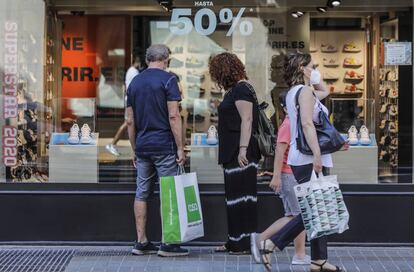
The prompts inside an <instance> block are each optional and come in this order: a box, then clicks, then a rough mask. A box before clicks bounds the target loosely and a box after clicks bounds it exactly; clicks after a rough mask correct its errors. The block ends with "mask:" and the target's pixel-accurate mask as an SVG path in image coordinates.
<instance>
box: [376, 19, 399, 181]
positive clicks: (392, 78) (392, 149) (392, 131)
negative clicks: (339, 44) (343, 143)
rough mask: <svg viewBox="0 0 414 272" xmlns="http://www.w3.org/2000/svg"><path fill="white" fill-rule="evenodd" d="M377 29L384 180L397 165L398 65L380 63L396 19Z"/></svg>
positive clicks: (394, 37) (394, 38)
mask: <svg viewBox="0 0 414 272" xmlns="http://www.w3.org/2000/svg"><path fill="white" fill-rule="evenodd" d="M380 28H381V43H380V48H379V51H380V54H379V56H380V61H379V90H378V99H379V105H378V107H377V109H378V115H377V116H378V127H379V137H378V140H379V152H378V159H379V164H380V167H379V169H380V176H381V177H382V179H383V180H384V181H387V182H390V181H393V180H392V178H390V177H392V176H393V175H394V173H395V172H396V171H397V167H398V145H399V140H398V115H399V110H398V108H399V105H398V99H399V98H398V94H399V91H400V90H399V85H400V82H399V69H398V66H394V65H384V62H385V59H384V58H385V56H384V42H387V41H397V40H398V33H397V31H396V29H398V20H397V19H396V20H391V21H387V22H384V23H383V24H381V26H380Z"/></svg>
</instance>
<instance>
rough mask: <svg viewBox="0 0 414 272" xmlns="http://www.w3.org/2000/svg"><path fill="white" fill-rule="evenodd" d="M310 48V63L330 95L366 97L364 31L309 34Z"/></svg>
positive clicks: (315, 32) (316, 32) (312, 32)
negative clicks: (314, 67) (318, 73)
mask: <svg viewBox="0 0 414 272" xmlns="http://www.w3.org/2000/svg"><path fill="white" fill-rule="evenodd" d="M310 44H311V46H310V48H311V49H310V50H311V52H310V53H311V55H312V60H313V61H314V64H315V65H317V68H318V70H319V71H320V72H321V74H322V78H323V80H324V81H325V83H326V84H327V85H328V88H329V89H330V91H331V93H332V95H335V96H341V95H344V94H345V95H353V96H354V97H366V86H367V84H366V82H367V80H366V78H365V76H366V74H367V70H366V69H367V68H366V67H367V65H366V63H367V61H366V59H367V56H366V52H367V48H366V34H365V31H364V30H352V31H351V30H343V31H337V30H326V31H311V41H310ZM350 47H352V48H350ZM349 60H352V61H351V62H350V61H349Z"/></svg>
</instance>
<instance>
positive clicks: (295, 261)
mask: <svg viewBox="0 0 414 272" xmlns="http://www.w3.org/2000/svg"><path fill="white" fill-rule="evenodd" d="M310 264H311V257H310V256H309V255H305V256H304V257H303V258H299V257H298V256H297V255H294V256H293V257H292V265H310Z"/></svg>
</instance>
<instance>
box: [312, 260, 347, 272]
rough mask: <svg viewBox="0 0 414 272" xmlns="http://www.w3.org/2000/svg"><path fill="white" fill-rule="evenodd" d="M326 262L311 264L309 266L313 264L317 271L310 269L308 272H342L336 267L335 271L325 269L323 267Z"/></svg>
mask: <svg viewBox="0 0 414 272" xmlns="http://www.w3.org/2000/svg"><path fill="white" fill-rule="evenodd" d="M327 262H328V261H324V262H323V263H322V264H318V263H315V262H311V264H313V265H316V266H318V267H319V268H317V269H312V268H311V269H310V272H342V271H343V270H342V269H341V268H340V267H338V266H336V269H335V270H332V269H325V268H324V267H323V266H324V265H325V264H326V263H327Z"/></svg>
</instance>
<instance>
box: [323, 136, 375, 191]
mask: <svg viewBox="0 0 414 272" xmlns="http://www.w3.org/2000/svg"><path fill="white" fill-rule="evenodd" d="M343 137H344V138H346V137H347V136H346V134H343ZM370 138H371V144H370V145H361V144H358V145H354V146H350V147H349V150H347V151H338V152H335V153H333V154H332V159H333V165H334V167H333V168H331V169H330V174H331V175H337V176H338V181H339V183H344V184H347V183H354V184H356V183H364V184H376V183H378V160H377V153H378V146H377V142H376V140H375V134H374V133H371V134H370ZM355 169H359V170H360V171H355Z"/></svg>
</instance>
